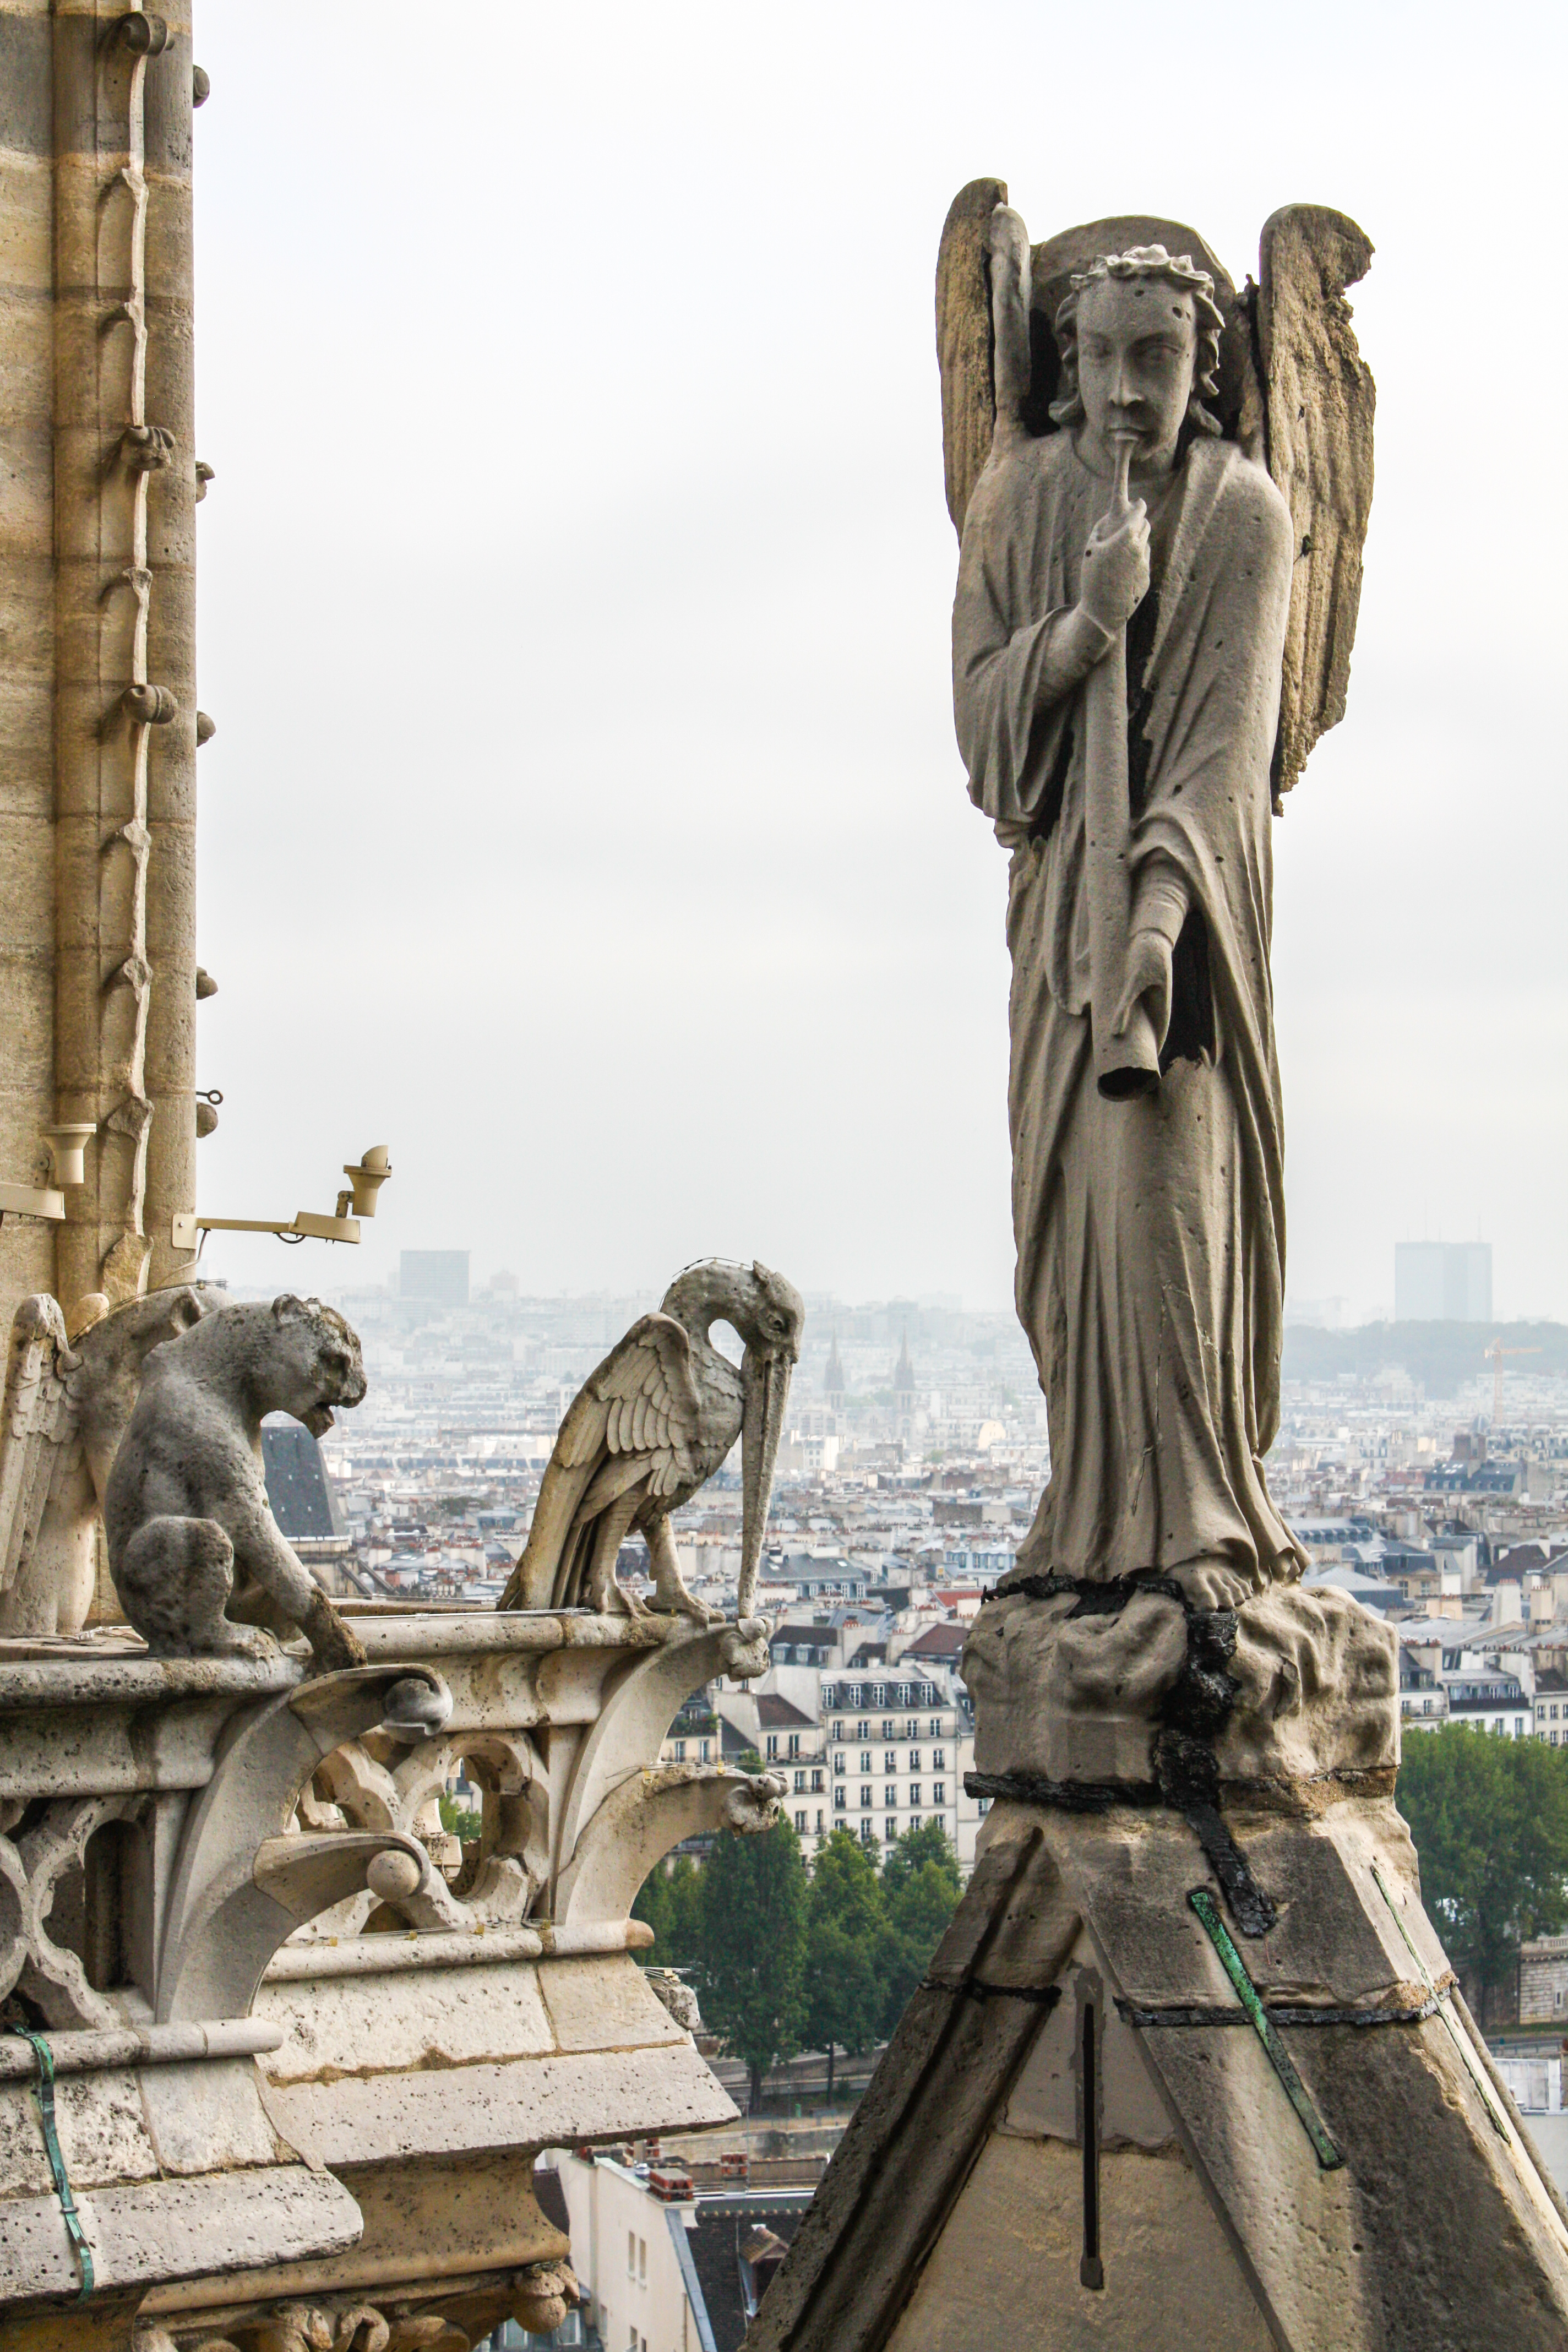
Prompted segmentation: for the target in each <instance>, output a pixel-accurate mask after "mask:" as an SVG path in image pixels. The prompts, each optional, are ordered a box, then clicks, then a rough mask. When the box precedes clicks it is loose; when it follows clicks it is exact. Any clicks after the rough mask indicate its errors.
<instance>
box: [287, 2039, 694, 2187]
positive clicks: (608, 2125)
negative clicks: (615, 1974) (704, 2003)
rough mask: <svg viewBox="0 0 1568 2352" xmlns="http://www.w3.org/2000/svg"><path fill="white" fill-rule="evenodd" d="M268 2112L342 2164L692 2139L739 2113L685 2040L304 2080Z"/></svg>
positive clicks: (325, 2157)
mask: <svg viewBox="0 0 1568 2352" xmlns="http://www.w3.org/2000/svg"><path fill="white" fill-rule="evenodd" d="M268 2108H269V2110H270V2111H271V2113H272V2115H273V2116H274V2118H275V2119H276V2121H277V2124H278V2126H279V2130H280V2131H281V2132H282V2133H283V2134H284V2136H285V2137H287V2138H289V2139H292V2138H293V2137H294V2134H295V2132H296V2130H297V2131H298V2132H299V2133H300V2137H301V2139H302V2141H303V2143H304V2144H305V2145H306V2146H309V2147H314V2148H316V2149H317V2150H319V2151H320V2154H321V2160H322V2162H323V2163H325V2164H329V2165H332V2166H334V2167H335V2166H337V2165H342V2164H354V2163H374V2162H378V2161H385V2160H387V2159H390V2158H394V2157H398V2158H410V2157H444V2156H466V2155H471V2154H477V2153H479V2152H481V2151H482V2150H484V2149H486V2148H514V2147H555V2146H558V2145H560V2144H561V2143H563V2142H567V2143H570V2142H574V2141H577V2140H595V2139H601V2140H607V2139H619V2138H622V2137H630V2136H633V2135H636V2134H638V2133H644V2132H657V2131H660V2130H663V2131H687V2130H691V2129H692V2128H694V2127H695V2126H697V2125H699V2124H718V2123H728V2122H730V2121H731V2118H732V2117H733V2116H734V2114H735V2112H736V2110H735V2105H734V2102H733V2101H732V2100H731V2097H730V2096H729V2094H728V2093H727V2092H726V2091H724V2090H723V2089H722V2088H721V2085H720V2084H719V2082H718V2080H717V2078H716V2077H715V2075H714V2074H713V2072H712V2070H711V2068H710V2066H709V2065H708V2064H707V2063H706V2062H705V2061H704V2060H703V2059H701V2058H700V2057H699V2056H698V2055H697V2053H696V2051H695V2050H694V2049H693V2048H692V2047H691V2045H690V2043H689V2042H686V2041H685V2040H684V2038H683V2039H682V2041H681V2042H680V2043H679V2045H676V2046H666V2047H662V2048H661V2047H658V2046H657V2045H655V2046H649V2047H647V2048H643V2049H638V2050H632V2051H614V2050H611V2051H604V2050H601V2051H584V2052H581V2053H576V2054H574V2055H572V2056H554V2057H544V2058H534V2059H520V2060H519V2061H517V2062H516V2063H513V2064H510V2065H493V2064H485V2063H479V2064H474V2065H468V2066H464V2067H461V2068H451V2067H441V2068H438V2069H436V2070H433V2071H425V2072H417V2073H408V2074H364V2075H355V2076H344V2077H342V2078H341V2079H339V2080H338V2081H336V2082H327V2083H320V2082H318V2083H309V2082H306V2083H292V2084H285V2085H282V2086H280V2087H279V2088H278V2089H277V2090H274V2091H270V2092H269V2093H268Z"/></svg>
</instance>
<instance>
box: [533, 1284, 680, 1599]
mask: <svg viewBox="0 0 1568 2352" xmlns="http://www.w3.org/2000/svg"><path fill="white" fill-rule="evenodd" d="M698 1418H699V1400H698V1394H697V1384H696V1381H695V1380H694V1378H693V1376H692V1370H691V1342H690V1340H689V1339H688V1337H687V1335H686V1331H685V1328H684V1327H683V1326H682V1325H681V1324H679V1323H678V1322H677V1321H676V1320H675V1318H674V1317H673V1316H671V1315H645V1316H643V1317H642V1318H640V1319H639V1320H638V1321H637V1322H636V1323H634V1324H633V1325H632V1328H631V1329H630V1330H629V1331H628V1332H627V1333H626V1338H625V1339H622V1340H621V1341H620V1343H619V1345H618V1346H616V1347H615V1348H613V1349H611V1351H610V1353H609V1354H608V1355H607V1356H606V1357H605V1360H604V1362H603V1363H602V1364H601V1365H600V1366H599V1367H598V1369H597V1370H596V1371H594V1372H592V1373H590V1374H589V1376H588V1378H587V1380H586V1381H584V1383H583V1386H582V1388H581V1389H580V1390H579V1391H578V1392H577V1395H576V1396H575V1398H574V1400H573V1402H572V1406H571V1410H570V1411H569V1412H568V1413H567V1415H566V1418H565V1420H564V1421H563V1423H562V1424H561V1430H560V1433H559V1435H558V1436H557V1438H556V1440H555V1447H554V1451H553V1452H552V1454H551V1456H550V1463H549V1466H548V1468H547V1469H546V1471H545V1473H544V1476H543V1479H542V1482H541V1485H540V1489H539V1501H538V1503H537V1505H536V1506H535V1507H534V1513H533V1525H532V1527H531V1529H530V1530H529V1537H528V1542H527V1545H526V1546H525V1548H524V1549H523V1553H522V1557H521V1559H520V1560H519V1561H518V1564H517V1566H516V1568H515V1569H514V1570H513V1571H512V1575H511V1578H510V1582H509V1583H508V1585H507V1588H506V1591H504V1592H503V1593H502V1594H501V1597H500V1601H499V1602H498V1603H497V1606H498V1607H499V1608H501V1609H552V1608H553V1609H563V1608H570V1607H572V1606H573V1605H574V1603H575V1601H577V1599H578V1597H579V1592H580V1587H581V1582H582V1570H583V1568H584V1565H585V1563H586V1559H587V1555H588V1550H589V1548H590V1546H589V1536H590V1530H591V1529H592V1527H593V1525H594V1522H595V1520H596V1519H597V1518H598V1517H599V1516H600V1515H601V1513H602V1512H604V1511H605V1510H606V1509H608V1507H610V1506H611V1504H613V1503H615V1502H616V1501H617V1500H618V1499H619V1498H620V1497H621V1496H624V1495H626V1494H627V1493H628V1492H629V1491H630V1489H631V1488H632V1487H633V1486H637V1485H638V1484H639V1483H644V1484H646V1485H647V1489H648V1492H649V1493H650V1494H653V1495H670V1494H673V1493H674V1492H675V1490H676V1489H677V1487H679V1486H681V1485H682V1484H684V1483H687V1482H691V1483H695V1482H696V1481H697V1479H698V1478H699V1477H700V1464H699V1462H698V1460H697V1456H696V1451H695V1447H696V1439H697V1431H698Z"/></svg>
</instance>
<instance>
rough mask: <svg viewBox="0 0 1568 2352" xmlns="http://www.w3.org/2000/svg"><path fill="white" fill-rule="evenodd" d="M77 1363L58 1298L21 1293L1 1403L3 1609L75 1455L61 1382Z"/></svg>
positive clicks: (70, 1411)
mask: <svg viewBox="0 0 1568 2352" xmlns="http://www.w3.org/2000/svg"><path fill="white" fill-rule="evenodd" d="M75 1363H76V1358H75V1356H74V1355H73V1354H72V1353H71V1350H70V1348H69V1346H68V1342H67V1339H66V1327H65V1318H64V1317H63V1316H62V1315H61V1313H60V1310H59V1307H58V1304H57V1303H56V1301H55V1300H54V1299H52V1298H50V1297H48V1296H47V1294H40V1295H39V1296H38V1297H34V1298H24V1299H23V1301H22V1303H21V1305H20V1306H19V1307H17V1309H16V1316H15V1318H14V1319H13V1321H12V1325H11V1339H10V1346H9V1348H8V1349H7V1352H6V1358H5V1399H4V1402H3V1404H0V1612H5V1596H7V1595H9V1594H10V1593H11V1592H12V1591H13V1590H14V1589H15V1587H16V1585H17V1583H18V1582H19V1581H20V1580H21V1579H22V1578H23V1576H24V1574H25V1572H26V1569H27V1567H28V1565H29V1563H30V1562H31V1559H32V1557H33V1553H34V1550H35V1548H36V1547H37V1541H38V1531H39V1528H40V1527H41V1525H42V1523H43V1517H44V1513H45V1510H46V1508H47V1505H48V1503H49V1501H50V1498H51V1497H52V1496H55V1495H56V1494H58V1492H59V1490H60V1487H61V1486H62V1485H63V1483H64V1482H65V1480H66V1479H67V1478H68V1476H69V1475H70V1474H71V1473H72V1471H73V1470H74V1468H75V1467H76V1466H77V1463H78V1461H79V1455H80V1452H81V1439H80V1435H79V1430H78V1427H77V1413H76V1408H75V1406H74V1404H73V1403H72V1402H71V1399H70V1395H69V1393H68V1389H67V1385H66V1374H67V1373H68V1371H70V1370H72V1368H73V1367H74V1365H75ZM5 1614H8V1612H5ZM0 1622H5V1615H0Z"/></svg>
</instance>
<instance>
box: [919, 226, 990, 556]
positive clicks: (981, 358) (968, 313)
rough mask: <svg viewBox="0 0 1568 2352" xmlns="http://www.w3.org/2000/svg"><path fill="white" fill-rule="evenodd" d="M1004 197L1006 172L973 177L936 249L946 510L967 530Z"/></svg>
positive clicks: (983, 448) (984, 424) (981, 445)
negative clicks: (996, 222)
mask: <svg viewBox="0 0 1568 2352" xmlns="http://www.w3.org/2000/svg"><path fill="white" fill-rule="evenodd" d="M1006 201H1007V184H1006V182H1005V180H971V181H970V183H969V185H968V186H967V187H966V188H961V189H960V190H959V192H958V194H957V195H956V196H954V198H953V200H952V205H950V206H949V208H948V215H947V219H946V220H945V222H944V223H943V224H942V244H941V245H940V247H938V249H937V257H936V356H937V364H938V366H939V367H940V368H941V370H942V470H943V473H944V475H945V476H946V480H947V510H948V513H949V514H950V515H951V516H952V527H953V529H954V530H955V531H957V533H958V535H959V537H960V538H961V539H962V538H963V518H964V515H965V513H966V512H967V510H968V507H969V497H970V492H971V491H972V490H973V488H974V485H975V483H976V482H977V481H978V480H979V479H980V474H981V469H982V467H984V463H985V460H986V458H987V457H989V456H990V454H991V436H992V432H993V430H994V425H995V421H996V395H995V391H994V386H993V383H992V379H991V281H990V274H989V269H988V266H987V256H988V251H989V239H990V234H991V215H992V214H993V212H994V210H995V208H996V206H997V205H1005V203H1006Z"/></svg>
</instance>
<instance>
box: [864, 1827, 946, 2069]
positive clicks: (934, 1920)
mask: <svg viewBox="0 0 1568 2352" xmlns="http://www.w3.org/2000/svg"><path fill="white" fill-rule="evenodd" d="M962 1893H963V1879H962V1877H961V1875H960V1874H959V1868H958V1856H957V1854H956V1853H954V1852H953V1847H952V1839H951V1838H950V1837H949V1836H948V1834H947V1832H946V1831H945V1830H944V1829H943V1828H942V1823H941V1822H923V1823H922V1824H921V1827H920V1828H919V1829H918V1830H906V1831H905V1832H904V1834H903V1836H902V1837H901V1838H897V1839H895V1840H894V1842H893V1843H892V1844H891V1845H890V1846H889V1848H888V1852H887V1855H886V1858H885V1860H884V1862H883V1864H882V1905H883V1910H884V1914H885V1924H884V1927H883V1932H882V1938H881V1948H880V1950H879V1956H878V1969H879V1977H880V1979H881V2000H882V2011H881V2027H882V2031H883V2032H884V2033H891V2032H892V2031H893V2028H894V2027H895V2026H896V2025H897V2023H898V2021H899V2020H900V2017H901V2016H902V2015H903V2013H904V2011H905V2008H906V2007H907V2006H908V2003H909V1999H910V1994H911V1993H912V1992H913V1990H914V1989H915V1987H916V1986H917V1985H918V1984H919V1983H920V1981H921V1978H922V1977H923V1976H924V1974H925V1972H926V1969H928V1968H929V1967H930V1965H931V1955H932V1953H933V1952H934V1951H935V1950H936V1948H937V1946H938V1945H939V1944H940V1943H941V1941H942V1937H943V1936H944V1935H945V1934H946V1933H947V1927H948V1922H949V1921H950V1920H951V1919H952V1915H953V1913H954V1911H955V1910H956V1909H957V1907H958V1898H959V1896H960V1895H962Z"/></svg>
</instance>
